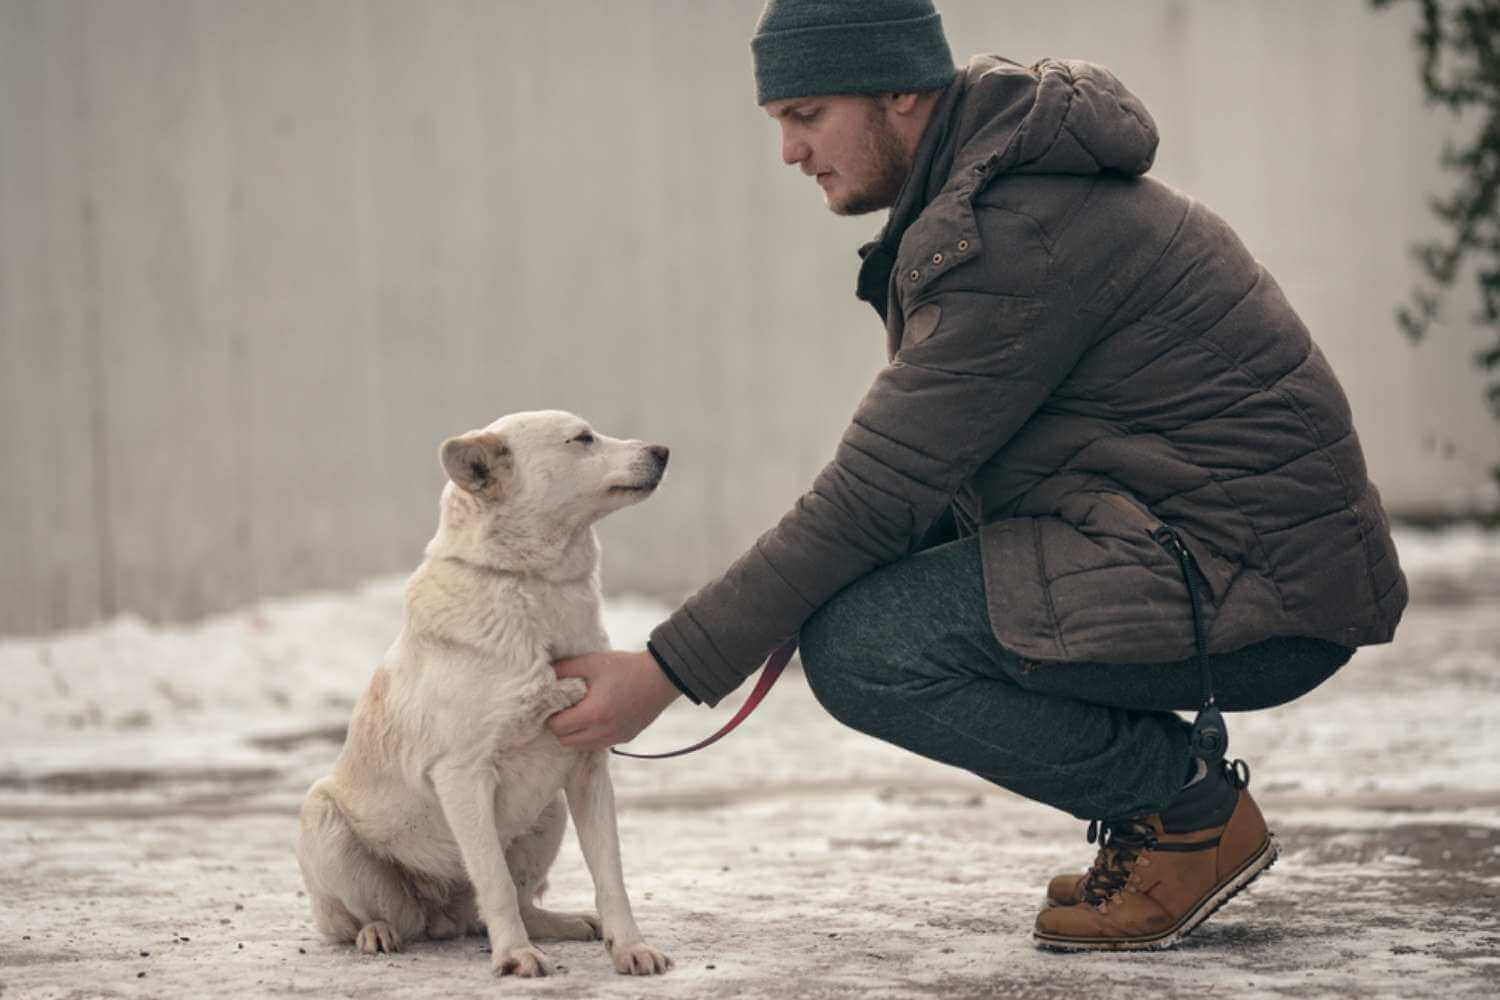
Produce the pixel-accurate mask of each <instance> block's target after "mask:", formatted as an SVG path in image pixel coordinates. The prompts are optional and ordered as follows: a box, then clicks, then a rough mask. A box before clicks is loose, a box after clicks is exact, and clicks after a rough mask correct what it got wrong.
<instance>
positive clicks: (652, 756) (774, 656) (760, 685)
mask: <svg viewBox="0 0 1500 1000" xmlns="http://www.w3.org/2000/svg"><path fill="white" fill-rule="evenodd" d="M796 651H797V639H796V637H795V636H793V637H792V638H790V639H788V640H787V641H786V642H785V643H783V644H782V645H780V646H778V647H776V649H775V650H774V651H773V652H772V653H771V655H770V656H769V657H767V658H766V665H765V668H764V669H763V670H761V672H760V680H758V681H756V682H755V690H753V691H751V692H750V697H748V698H746V699H745V703H744V704H743V705H741V706H740V710H739V711H738V712H736V713H734V718H732V719H730V720H729V721H728V722H727V723H725V724H724V727H723V728H722V729H720V730H719V731H718V732H717V733H714V734H713V735H712V736H710V737H708V738H707V739H705V740H699V741H698V742H697V743H694V744H693V745H692V746H690V747H683V748H682V749H681V750H673V751H671V752H670V753H630V752H629V751H628V750H617V749H615V748H614V747H610V748H609V752H610V753H612V754H617V755H619V756H621V757H634V758H636V759H637V760H662V759H664V758H667V757H680V756H682V755H683V754H685V753H692V752H693V751H694V750H702V749H703V748H704V747H706V746H708V745H709V744H712V743H717V742H719V740H721V739H723V738H724V737H725V736H728V735H729V732H730V730H732V729H734V727H735V726H738V725H739V724H740V723H741V722H744V721H745V717H746V716H748V715H749V714H750V713H751V712H753V711H755V707H756V706H757V705H759V704H760V703H761V700H762V699H763V698H765V696H766V693H767V692H768V691H770V690H771V685H772V684H775V683H776V678H778V677H780V676H781V672H782V671H783V670H785V669H786V665H787V663H789V662H790V661H791V659H792V654H793V653H795V652H796Z"/></svg>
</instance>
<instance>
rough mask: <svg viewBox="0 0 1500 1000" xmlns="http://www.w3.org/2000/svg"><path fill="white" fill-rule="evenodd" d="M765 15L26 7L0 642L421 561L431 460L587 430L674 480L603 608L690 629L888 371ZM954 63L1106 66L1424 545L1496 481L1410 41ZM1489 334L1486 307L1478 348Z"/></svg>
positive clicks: (1361, 29)
mask: <svg viewBox="0 0 1500 1000" xmlns="http://www.w3.org/2000/svg"><path fill="white" fill-rule="evenodd" d="M759 6H760V4H759V0H737V2H732V3H730V2H720V0H699V2H688V0H662V2H650V3H647V2H620V0H615V2H584V0H550V2H540V0H537V2H532V3H499V2H493V3H478V2H443V3H434V4H415V3H410V2H406V0H392V2H369V3H353V2H311V0H243V2H228V0H224V2H181V0H165V2H153V3H146V2H141V0H109V2H104V0H96V2H81V0H0V633H14V632H32V631H40V630H45V629H49V628H53V627H57V626H62V625H70V624H77V623H83V622H88V621H91V620H94V619H97V618H100V617H103V616H109V615H113V614H116V613H119V612H122V611H130V612H136V613H140V614H143V615H145V616H147V617H149V618H152V619H182V618H191V617H194V616H197V615H200V614H203V613H205V612H208V611H211V610H214V609H218V608H223V607H227V606H230V605H233V604H235V603H238V602H242V601H245V600H247V599H250V598H253V597H256V596H258V595H264V594H280V593H288V592H292V591H297V590H302V589H306V588H311V587H324V586H338V585H344V584H347V583H349V582H351V581H354V580H356V579H358V578H360V577H363V576H366V575H368V574H373V573H381V572H390V571H397V570H404V569H407V568H410V567H411V566H413V565H414V564H415V562H416V560H417V558H418V557H419V554H420V550H421V546H422V544H423V542H424V541H425V540H426V538H427V537H429V535H430V534H431V531H432V528H433V525H434V523H435V517H436V505H435V499H436V496H437V491H438V488H439V486H440V483H441V477H440V473H439V471H438V465H437V460H436V450H437V444H438V442H439V441H440V440H441V439H442V438H443V437H445V436H446V435H448V434H451V433H454V432H456V431H460V430H464V429H467V428H470V427H474V426H478V425H480V424H483V423H486V422H488V421H489V420H491V419H493V418H494V417H495V416H498V415H499V414H501V413H505V412H509V411H512V410H518V409H529V408H536V407H560V408H566V409H573V410H576V411H578V412H580V413H582V414H584V415H585V416H587V417H588V418H590V419H591V420H593V421H595V422H596V423H597V424H598V426H599V427H600V428H601V429H603V430H605V431H606V432H609V433H614V434H619V435H624V436H636V437H643V438H648V439H651V440H656V441H661V442H663V443H666V444H669V445H671V446H672V449H673V461H672V471H671V473H670V475H669V479H668V483H667V486H666V487H665V488H664V489H663V491H662V492H661V494H660V495H659V496H658V497H656V498H654V499H653V500H652V501H651V502H650V503H648V504H647V505H645V506H644V507H642V508H638V509H635V510H632V511H629V512H626V513H624V514H621V515H618V516H617V517H616V518H614V519H612V520H611V521H609V522H606V524H605V527H604V530H603V535H604V538H605V543H606V582H607V584H608V585H609V586H610V587H611V588H612V589H616V590H620V589H638V590H645V591H649V592H654V593H657V594H660V595H662V596H666V597H675V596H679V595H681V594H682V593H684V592H686V591H688V590H690V589H692V588H693V587H695V586H697V585H698V584H700V583H702V582H704V581H705V580H707V579H709V578H710V577H711V575H713V574H715V573H716V572H718V571H719V570H721V569H722V568H723V567H724V566H725V565H727V563H728V562H729V561H730V560H732V559H733V558H734V557H735V556H736V555H738V553H739V552H740V551H741V550H742V549H743V548H744V546H746V545H747V544H748V543H749V542H750V541H751V540H752V539H753V538H754V537H755V536H756V535H757V534H758V533H759V532H760V531H762V530H764V529H765V528H766V527H768V526H769V525H770V524H772V523H773V522H774V521H775V520H776V518H777V517H779V516H780V514H781V513H782V512H783V511H784V510H785V509H786V507H787V506H788V505H789V504H790V502H791V501H792V500H793V499H794V498H795V497H796V496H797V495H798V494H799V493H800V492H801V491H802V490H803V489H804V488H805V487H806V485H807V484H808V483H809V482H810V480H811V477H812V476H813V475H814V474H815V473H816V471H817V470H818V468H820V467H821V465H822V464H823V462H825V461H826V460H827V458H828V457H829V456H830V455H831V452H832V448H833V445H834V443H835V442H836V441H837V439H838V436H839V433H840V431H841V430H842V427H843V425H844V422H845V420H846V419H847V417H848V414H849V413H850V412H851V411H852V409H853V407H854V405H855V404H856V402H857V401H858V399H859V396H860V394H861V392H862V390H863V388H864V386H865V385H866V384H867V382H868V380H869V378H870V376H871V375H872V374H873V373H874V371H875V370H876V369H877V367H878V366H879V364H880V363H881V361H882V360H883V357H882V345H883V338H882V334H881V330H880V327H879V324H878V322H877V321H876V319H875V317H874V315H873V314H872V313H870V312H869V310H868V308H867V307H865V306H864V305H862V304H860V303H858V302H856V301H855V300H854V299H853V296H852V294H851V290H852V286H853V280H854V273H855V265H856V263H857V262H856V259H855V257H854V253H853V251H854V248H855V247H856V246H857V245H858V244H859V243H860V242H861V241H862V240H863V239H865V238H867V237H868V235H869V234H870V233H872V232H873V231H874V230H875V229H876V228H878V225H879V222H880V217H877V216H871V217H866V218H862V219H855V220H846V219H836V218H834V217H832V216H830V215H828V214H827V213H826V211H825V210H824V209H823V208H822V205H821V199H820V196H819V194H818V192H817V190H816V188H815V187H814V186H813V185H812V183H811V182H810V181H808V180H807V179H806V178H804V177H802V176H801V175H800V174H798V173H797V172H796V171H794V170H788V169H787V168H785V167H783V166H782V165H781V164H780V162H779V159H778V156H777V139H776V132H775V126H774V125H773V123H772V122H771V121H770V120H769V119H768V118H766V117H765V116H764V115H763V114H762V113H761V112H759V111H758V110H757V109H756V108H755V107H754V105H753V99H752V89H751V80H750V64H749V56H748V49H747V39H748V37H749V34H750V31H751V27H752V25H753V24H754V21H755V17H756V14H757V13H758V10H759ZM941 6H942V9H943V10H944V15H945V20H946V23H947V25H948V29H949V35H950V38H951V40H952V42H953V47H954V49H955V53H956V54H957V55H959V56H960V58H966V57H967V56H968V55H969V54H971V53H973V52H976V51H998V52H1002V53H1004V54H1006V55H1009V56H1011V57H1012V58H1015V59H1018V60H1021V61H1031V60H1034V59H1037V58H1040V57H1042V56H1046V55H1058V56H1076V57H1081V58H1088V59H1093V60H1096V61H1099V62H1103V63H1105V64H1106V65H1109V66H1111V67H1112V68H1113V69H1115V71H1116V72H1117V73H1118V75H1119V76H1120V77H1121V78H1122V79H1123V80H1125V81H1126V83H1127V84H1128V85H1130V86H1131V87H1132V89H1134V90H1135V91H1136V92H1137V93H1138V94H1139V95H1141V97H1142V98H1143V100H1144V101H1145V102H1146V104H1147V106H1148V107H1149V108H1150V109H1151V110H1152V112H1153V114H1154V115H1155V117H1156V119H1157V122H1158V124H1159V125H1160V127H1161V132H1162V136H1163V142H1162V148H1161V153H1160V156H1159V159H1158V167H1157V171H1156V172H1157V173H1158V175H1160V176H1161V177H1162V178H1163V179H1165V180H1167V181H1168V182H1170V183H1172V184H1174V185H1176V186H1179V187H1181V188H1183V189H1185V190H1188V191H1190V192H1192V193H1193V194H1194V195H1195V196H1197V197H1199V198H1200V199H1201V200H1202V201H1204V202H1205V203H1207V204H1208V205H1210V206H1212V207H1214V208H1215V209H1217V210H1218V211H1219V212H1221V213H1222V214H1223V215H1225V216H1226V217H1227V218H1228V219H1229V221H1230V222H1231V223H1232V224H1233V225H1235V226H1236V227H1237V229H1238V230H1239V231H1240V233H1241V235H1242V236H1243V237H1244V239H1245V241H1246V242H1247V244H1248V245H1249V246H1250V247H1251V248H1252V249H1253V250H1254V251H1255V252H1256V253H1257V254H1259V255H1260V256H1261V257H1262V258H1263V259H1264V260H1265V261H1266V263H1267V264H1268V266H1269V267H1270V268H1271V269H1272V271H1273V272H1274V273H1275V274H1276V275H1277V277H1278V279H1279V280H1280V282H1281V283H1282V285H1283V286H1284V287H1285V288H1286V289H1287V291H1288V293H1289V295H1290V296H1291V298H1292V300H1293V302H1294V303H1295V304H1296V305H1297V307H1298V308H1299V310H1300V311H1301V312H1302V314H1303V316H1304V318H1305V319H1306V320H1307V321H1308V323H1309V325H1310V326H1311V327H1312V329H1313V331H1314V333H1315V335H1316V336H1317V337H1318V338H1319V340H1320V341H1321V343H1322V344H1323V346H1324V348H1325V350H1326V352H1327V353H1328V355H1329V357H1330V359H1331V360H1332V362H1333V364H1334V366H1335V368H1336V369H1337V370H1338V372H1339V373H1340V375H1341V377H1342V378H1343V379H1344V382H1345V384H1346V387H1347V388H1348V390H1349V394H1350V396H1351V399H1352V401H1353V406H1354V410H1355V416H1356V420H1357V423H1358V425H1359V426H1360V429H1361V433H1362V435H1363V437H1364V439H1365V443H1366V447H1367V450H1368V453H1369V458H1370V465H1371V468H1372V471H1373V474H1374V475H1375V477H1376V479H1377V482H1379V483H1380V485H1381V486H1382V488H1383V490H1384V491H1385V493H1386V495H1387V497H1388V498H1389V499H1390V501H1391V502H1392V504H1393V506H1396V507H1401V506H1412V505H1429V504H1433V503H1440V502H1448V501H1451V500H1452V499H1453V498H1454V497H1461V496H1465V495H1467V494H1468V493H1470V492H1472V491H1473V490H1474V489H1475V488H1476V484H1478V483H1480V482H1482V481H1483V477H1484V473H1483V469H1484V467H1485V465H1486V464H1487V463H1488V462H1490V461H1493V460H1495V459H1496V458H1500V435H1497V434H1496V428H1495V425H1494V424H1493V423H1491V422H1490V421H1489V420H1488V418H1487V415H1486V413H1485V411H1484V409H1483V406H1482V403H1481V399H1480V392H1479V385H1480V381H1479V379H1478V377H1477V376H1476V375H1475V374H1473V373H1472V372H1471V371H1470V370H1469V368H1468V362H1467V359H1468V356H1469V354H1470V353H1472V350H1471V348H1472V347H1473V346H1475V345H1477V344H1479V343H1480V342H1481V340H1482V338H1481V337H1480V336H1479V334H1478V332H1477V331H1476V330H1474V329H1473V328H1471V327H1467V326H1465V325H1464V324H1463V323H1461V322H1460V323H1457V324H1455V325H1454V326H1452V327H1450V328H1447V329H1444V330H1440V331H1439V332H1438V335H1437V336H1436V338H1435V341H1434V342H1433V343H1431V344H1429V345H1426V346H1424V347H1422V348H1418V349H1413V348H1411V347H1410V346H1408V345H1407V344H1406V343H1405V342H1404V341H1403V339H1402V338H1401V337H1400V335H1399V334H1398V332H1397V331H1396V328H1395V326H1394V323H1393V321H1392V318H1391V315H1392V310H1393V308H1394V306H1395V305H1396V304H1397V303H1398V302H1399V301H1400V300H1401V299H1402V298H1403V297H1404V295H1405V293H1406V289H1407V288H1408V286H1409V284H1410V281H1411V278H1412V276H1413V272H1412V269H1411V266H1410V265H1409V263H1408V260H1407V256H1406V251H1405V245H1406V244H1407V243H1408V242H1409V241H1410V240H1412V239H1413V238H1416V237H1419V236H1422V235H1427V234H1430V233H1431V232H1432V231H1433V226H1432V224H1431V223H1430V222H1429V220H1428V217H1427V214H1426V209H1425V208H1424V196H1425V195H1426V194H1427V193H1428V192H1430V191H1434V190H1441V189H1442V188H1443V186H1444V181H1443V179H1442V177H1441V175H1440V172H1439V171H1438V169H1437V167H1436V159H1437V155H1438V149H1439V147H1440V145H1441V141H1442V138H1443V136H1444V135H1446V134H1447V133H1448V132H1449V131H1450V129H1451V128H1452V124H1451V123H1450V122H1449V121H1447V120H1446V118H1445V117H1443V116H1440V115H1438V114H1436V113H1434V112H1431V111H1428V110H1426V109H1424V108H1423V106H1422V103H1421V100H1420V95H1419V92H1418V88H1417V84H1416V81H1415V63H1414V54H1413V52H1412V50H1411V48H1410V46H1409V35H1410V32H1411V30H1412V28H1413V26H1414V22H1413V19H1412V18H1411V17H1410V16H1409V12H1407V11H1397V12H1392V13H1385V14H1376V13H1373V12H1372V11H1370V10H1369V9H1367V6H1366V4H1365V3H1364V2H1363V0H1315V2H1310V0H1258V2H1257V3H1253V4H1245V3H1237V2H1231V0H1192V2H1189V0H1140V2H1133V3H1130V4H1121V3H1118V2H1115V0H1061V2H1053V3H1050V4H1036V3H1022V2H1011V3H995V2H990V0H946V2H944V3H942V4H941ZM1470 311H1471V309H1470V300H1469V298H1468V297H1467V296H1465V297H1463V298H1461V299H1459V300H1456V301H1455V302H1454V303H1453V306H1452V308H1451V309H1450V312H1451V313H1452V314H1453V315H1454V316H1458V317H1460V318H1462V317H1466V316H1467V315H1468V313H1469V312H1470Z"/></svg>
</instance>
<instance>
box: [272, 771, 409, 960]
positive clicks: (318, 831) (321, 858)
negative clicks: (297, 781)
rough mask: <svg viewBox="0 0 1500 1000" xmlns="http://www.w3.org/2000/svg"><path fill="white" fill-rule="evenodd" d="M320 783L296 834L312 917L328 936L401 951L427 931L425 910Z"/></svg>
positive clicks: (366, 948)
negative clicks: (356, 830)
mask: <svg viewBox="0 0 1500 1000" xmlns="http://www.w3.org/2000/svg"><path fill="white" fill-rule="evenodd" d="M322 784H323V782H321V781H320V782H318V783H317V784H315V785H313V787H312V790H311V791H310V792H308V793H307V800H306V801H305V802H303V804H302V823H301V833H300V835H299V837H298V839H297V863H298V865H299V866H300V867H301V869H302V880H303V882H305V883H306V884H307V892H308V895H309V896H310V897H311V898H312V907H313V921H314V922H315V923H316V924H317V926H318V930H320V931H322V932H323V935H324V936H325V937H326V938H328V939H329V940H330V941H339V942H353V943H354V944H355V945H356V946H358V948H359V950H360V951H362V952H365V953H367V954H374V953H375V952H378V951H387V952H393V951H399V950H400V949H401V946H402V944H403V943H404V942H406V941H413V940H416V939H418V938H420V937H422V936H423V931H424V930H425V929H426V924H427V917H426V914H425V913H424V912H423V909H422V906H421V904H420V903H419V902H418V901H417V900H415V899H413V898H412V896H411V893H410V892H409V889H408V886H407V884H406V879H405V878H403V876H402V873H401V871H400V869H398V868H397V867H396V866H395V865H394V864H392V863H391V862H389V861H386V860H384V859H382V858H378V857H376V856H375V855H374V854H372V853H371V852H370V850H369V849H368V848H367V847H365V845H364V844H363V843H361V842H360V840H359V837H358V836H357V835H356V834H355V832H354V829H353V827H351V826H350V825H349V819H348V817H347V816H345V815H344V813H343V810H341V809H340V808H339V806H338V803H337V802H335V801H334V800H333V796H331V795H330V794H329V793H328V792H327V790H326V789H325V788H323V787H322Z"/></svg>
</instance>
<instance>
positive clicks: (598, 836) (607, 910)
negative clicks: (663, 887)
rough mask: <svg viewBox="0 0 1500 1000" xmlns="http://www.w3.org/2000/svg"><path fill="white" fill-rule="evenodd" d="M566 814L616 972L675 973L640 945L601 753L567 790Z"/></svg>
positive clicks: (586, 762) (584, 761) (581, 767)
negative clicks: (591, 880)
mask: <svg viewBox="0 0 1500 1000" xmlns="http://www.w3.org/2000/svg"><path fill="white" fill-rule="evenodd" d="M565 791H566V792H567V796H568V810H569V812H571V813H572V814H573V826H574V827H576V828H577V830H578V845H579V847H581V848H582V849H583V860H584V862H585V863H586V864H587V865H588V866H589V874H590V875H592V876H593V878H594V904H595V906H596V907H597V908H598V910H599V920H600V922H601V923H602V924H603V925H604V946H605V947H606V948H608V949H609V955H610V958H611V959H612V960H613V961H614V964H615V971H616V972H624V973H629V974H632V975H637V976H649V975H653V974H655V973H658V972H666V971H667V970H668V969H670V968H672V960H671V959H670V958H668V957H667V956H666V955H663V954H662V953H661V952H659V951H657V950H656V949H655V948H653V947H651V946H650V945H648V944H646V943H645V942H644V941H643V940H641V931H640V928H638V927H637V926H636V924H635V915H634V914H633V913H631V911H630V899H629V897H628V896H626V895H625V875H624V872H623V871H622V869H621V865H620V833H619V829H618V828H617V827H616V825H615V790H614V785H613V784H612V783H611V782H610V780H609V758H608V757H606V756H605V751H603V750H592V751H588V752H587V753H585V754H584V755H583V756H582V757H581V758H580V760H579V762H578V766H577V767H575V768H574V769H573V773H572V774H570V775H569V776H568V782H567V785H566V786H565Z"/></svg>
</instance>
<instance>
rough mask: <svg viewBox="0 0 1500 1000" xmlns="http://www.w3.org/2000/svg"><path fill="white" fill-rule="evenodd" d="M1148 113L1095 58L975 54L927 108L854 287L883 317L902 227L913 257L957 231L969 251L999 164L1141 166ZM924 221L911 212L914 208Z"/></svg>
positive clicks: (1002, 167) (1133, 170)
mask: <svg viewBox="0 0 1500 1000" xmlns="http://www.w3.org/2000/svg"><path fill="white" fill-rule="evenodd" d="M1156 143H1157V135H1156V123H1155V122H1153V121H1152V120H1151V115H1150V114H1149V113H1147V111H1146V109H1145V107H1144V106H1143V105H1142V104H1141V102H1140V101H1139V100H1138V99H1137V98H1136V96H1135V95H1134V94H1132V93H1131V92H1130V91H1128V90H1126V89H1125V86H1124V85H1123V84H1122V83H1120V81H1119V80H1117V79H1115V77H1114V74H1112V73H1110V72H1109V70H1107V69H1105V68H1104V67H1102V66H1096V65H1094V64H1093V63H1087V62H1081V61H1079V60H1075V59H1061V60H1059V59H1044V60H1042V61H1041V62H1039V63H1037V64H1036V65H1035V66H1032V67H1030V68H1027V67H1025V66H1022V65H1020V64H1019V63H1014V62H1011V61H1010V60H1009V59H1002V58H1001V57H1000V56H976V57H974V58H973V59H971V60H970V61H969V64H968V65H967V66H965V67H963V68H962V69H960V70H959V72H958V76H957V77H956V78H955V79H954V81H953V83H952V84H950V85H949V86H948V89H947V90H946V91H944V93H943V96H942V99H941V100H940V101H939V102H938V106H937V107H936V108H935V109H934V111H933V117H932V120H931V121H930V122H929V124H928V126H927V130H926V132H925V133H924V134H923V136H922V140H921V142H920V143H919V144H918V147H917V152H916V156H915V162H914V164H913V168H912V172H911V175H910V176H909V177H908V178H907V180H906V184H905V185H903V187H902V189H901V192H900V193H899V194H898V195H897V196H896V202H895V204H894V205H892V206H891V214H890V217H889V218H888V219H887V220H886V224H885V227H884V228H883V229H882V230H881V232H880V233H879V234H878V235H877V236H876V237H875V239H874V240H872V241H871V242H869V243H866V244H865V245H864V246H862V247H860V251H859V255H860V257H861V258H863V264H862V265H861V266H860V272H859V280H858V284H857V285H856V294H857V295H858V296H859V298H861V299H863V300H865V301H866V302H869V303H870V304H871V305H872V306H874V307H875V311H876V312H878V313H880V315H881V317H882V318H884V317H885V315H886V305H887V301H888V298H889V296H888V287H887V286H888V284H889V279H890V274H891V269H892V267H893V265H894V264H895V263H896V260H897V257H898V247H899V245H900V244H901V243H902V240H903V237H904V236H905V235H906V233H907V230H908V228H910V227H912V226H913V224H916V226H917V228H918V229H922V228H924V227H925V228H926V229H927V230H929V231H930V232H928V233H927V234H926V235H925V236H920V238H918V239H916V240H914V241H913V249H912V253H914V254H915V256H916V258H921V257H925V256H928V255H929V254H930V251H928V250H926V249H924V248H925V247H926V246H927V245H928V244H932V245H940V244H945V243H953V242H956V241H958V240H965V241H967V243H968V244H969V245H970V246H972V247H973V248H974V249H975V251H976V253H977V251H978V250H979V248H980V245H981V243H980V237H979V229H978V226H977V224H976V223H975V220H974V210H973V201H974V196H975V195H976V194H978V193H979V192H980V191H982V190H983V189H984V188H985V187H986V186H988V185H989V184H990V182H992V181H993V180H994V179H995V178H997V177H1000V176H1003V175H1005V174H1098V173H1104V172H1106V171H1108V172H1113V173H1117V174H1123V175H1128V176H1136V175H1139V174H1144V173H1145V172H1146V171H1147V170H1149V169H1150V168H1151V162H1152V160H1153V159H1154V158H1155V156H1156ZM919 217H920V218H921V219H922V220H923V221H922V222H920V223H919V222H918V218H919Z"/></svg>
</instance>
